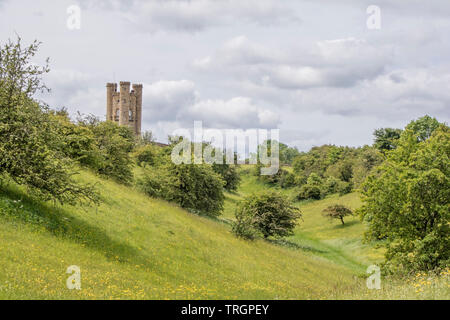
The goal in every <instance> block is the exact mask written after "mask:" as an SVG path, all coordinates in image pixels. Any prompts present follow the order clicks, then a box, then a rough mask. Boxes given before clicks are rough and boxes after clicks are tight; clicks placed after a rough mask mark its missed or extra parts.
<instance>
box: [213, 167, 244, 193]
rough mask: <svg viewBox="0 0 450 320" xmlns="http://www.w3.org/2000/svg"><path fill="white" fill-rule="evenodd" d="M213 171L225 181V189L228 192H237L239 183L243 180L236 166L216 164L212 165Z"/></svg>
mask: <svg viewBox="0 0 450 320" xmlns="http://www.w3.org/2000/svg"><path fill="white" fill-rule="evenodd" d="M212 169H213V171H214V172H215V173H217V174H219V175H220V176H221V177H222V179H223V180H224V181H225V185H224V188H225V189H226V190H227V191H236V190H237V188H238V186H239V183H240V182H241V178H240V176H239V172H238V171H237V167H236V166H235V165H230V164H226V163H223V164H217V163H214V164H213V165H212Z"/></svg>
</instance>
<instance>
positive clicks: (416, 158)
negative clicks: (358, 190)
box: [359, 125, 450, 272]
mask: <svg viewBox="0 0 450 320" xmlns="http://www.w3.org/2000/svg"><path fill="white" fill-rule="evenodd" d="M449 159H450V129H449V127H448V126H446V125H441V126H440V127H439V128H438V129H436V130H434V132H433V134H432V135H431V136H430V137H429V138H428V139H426V140H422V139H417V134H416V133H415V132H414V131H413V130H411V129H406V130H405V132H403V133H402V136H401V138H400V139H399V141H398V144H397V148H396V149H395V150H394V151H392V152H390V153H389V154H388V157H387V160H386V161H385V162H384V163H383V164H382V165H381V166H379V167H378V168H377V169H376V171H375V172H374V174H372V175H371V176H369V178H368V179H367V180H366V182H365V183H364V184H363V187H362V195H363V196H362V200H363V206H362V207H361V208H360V210H359V212H360V214H361V216H362V218H363V219H364V221H366V222H367V224H368V232H367V233H366V238H367V239H369V240H372V239H385V243H386V246H387V251H386V260H387V263H386V266H387V267H388V270H392V271H396V272H408V271H410V270H425V271H426V270H433V269H436V268H443V267H446V266H448V265H449V264H450V246H449V245H448V244H449V243H450V210H449V199H450V166H449V164H450V160H449Z"/></svg>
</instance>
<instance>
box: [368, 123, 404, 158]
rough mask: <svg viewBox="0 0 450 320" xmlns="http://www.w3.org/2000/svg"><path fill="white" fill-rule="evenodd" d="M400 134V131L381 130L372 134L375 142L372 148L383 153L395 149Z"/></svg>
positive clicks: (391, 129)
mask: <svg viewBox="0 0 450 320" xmlns="http://www.w3.org/2000/svg"><path fill="white" fill-rule="evenodd" d="M401 134H402V130H401V129H393V128H381V129H377V130H375V132H374V133H373V135H374V137H375V140H374V144H373V146H374V147H375V148H377V149H378V150H380V151H381V152H383V153H385V152H386V151H390V150H393V149H395V148H396V146H397V141H398V139H400V135H401Z"/></svg>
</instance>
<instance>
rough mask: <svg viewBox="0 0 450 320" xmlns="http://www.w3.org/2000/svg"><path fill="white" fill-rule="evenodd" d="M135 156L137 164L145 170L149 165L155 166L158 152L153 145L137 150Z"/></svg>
mask: <svg viewBox="0 0 450 320" xmlns="http://www.w3.org/2000/svg"><path fill="white" fill-rule="evenodd" d="M133 156H134V158H135V159H136V164H137V165H138V166H140V167H144V168H145V167H146V166H147V165H149V166H153V165H154V164H155V161H156V157H157V151H156V150H155V147H154V146H153V145H150V144H148V145H144V146H141V147H138V148H136V150H135V151H134V154H133Z"/></svg>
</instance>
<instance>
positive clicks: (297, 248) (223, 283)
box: [0, 170, 450, 299]
mask: <svg viewBox="0 0 450 320" xmlns="http://www.w3.org/2000/svg"><path fill="white" fill-rule="evenodd" d="M243 174H244V175H243V183H242V185H241V187H240V189H239V190H238V192H236V193H233V194H227V199H226V206H225V212H224V214H223V216H221V217H220V218H219V219H210V218H205V217H199V216H196V215H193V214H191V213H188V212H187V211H185V210H182V209H180V208H178V207H177V206H175V205H172V204H169V203H167V202H165V201H161V200H156V199H151V198H148V197H147V196H145V195H144V194H142V193H140V192H138V191H136V190H134V189H133V188H132V187H126V186H122V185H119V184H116V183H114V182H112V181H108V180H103V179H101V178H99V177H97V176H95V175H94V174H92V173H90V172H87V171H84V172H83V173H82V174H81V175H80V176H79V179H80V180H82V181H84V182H90V183H96V184H97V185H98V186H99V190H100V192H101V198H102V204H101V205H100V206H99V207H70V206H59V205H55V204H53V203H42V202H39V201H37V200H35V199H31V198H30V197H29V196H27V192H26V190H25V189H23V188H19V187H17V186H16V185H14V184H12V183H11V184H9V185H7V186H4V187H3V188H2V189H3V190H5V191H4V192H3V193H1V194H0V299H347V298H356V299H360V298H381V299H383V298H389V299H391V298H447V299H448V298H449V296H450V295H449V282H448V274H447V275H444V276H441V277H435V278H429V277H428V276H425V275H418V276H416V275H415V276H413V277H412V278H411V280H410V281H409V282H406V281H404V280H402V281H400V282H398V283H397V282H395V281H389V282H387V283H386V284H385V286H384V287H383V289H382V290H379V291H377V292H375V291H376V290H368V289H367V288H366V287H365V270H366V267H367V266H368V265H369V264H372V263H376V262H379V261H380V260H381V259H382V249H380V248H376V247H375V246H374V245H372V244H363V243H362V242H361V238H362V233H363V231H364V225H363V224H362V223H361V222H360V221H359V219H358V218H357V217H351V218H350V219H348V220H347V221H346V224H345V225H344V226H341V225H340V222H335V221H329V220H327V219H325V218H324V217H322V216H321V210H322V209H323V208H324V207H326V206H327V205H328V204H330V203H335V202H339V203H345V204H347V205H348V206H350V207H352V208H357V207H358V206H359V205H360V202H359V196H358V194H356V193H354V194H349V195H346V196H344V197H338V196H331V197H329V198H326V199H324V200H321V201H312V202H302V203H297V205H299V206H300V208H301V210H302V212H303V221H302V222H301V223H300V225H299V226H298V228H297V230H296V232H295V235H294V236H292V237H289V238H287V239H286V240H285V241H263V240H258V241H254V242H247V241H244V240H240V239H238V238H236V237H234V235H233V234H232V233H231V228H230V225H229V223H230V221H231V220H232V219H233V213H234V208H235V205H236V203H237V201H238V200H239V199H241V198H242V197H243V196H245V195H247V194H250V193H252V192H257V191H258V190H262V189H264V188H267V186H265V185H263V184H261V183H260V182H259V181H257V179H256V178H255V177H253V176H252V175H251V174H249V173H246V171H245V170H244V172H243ZM283 192H286V193H287V194H289V195H290V196H293V192H292V191H283ZM71 265H77V266H79V267H80V268H81V281H82V289H81V290H68V289H67V287H66V279H67V278H68V277H69V274H66V270H67V268H68V267H69V266H71ZM383 285H384V283H383Z"/></svg>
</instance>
